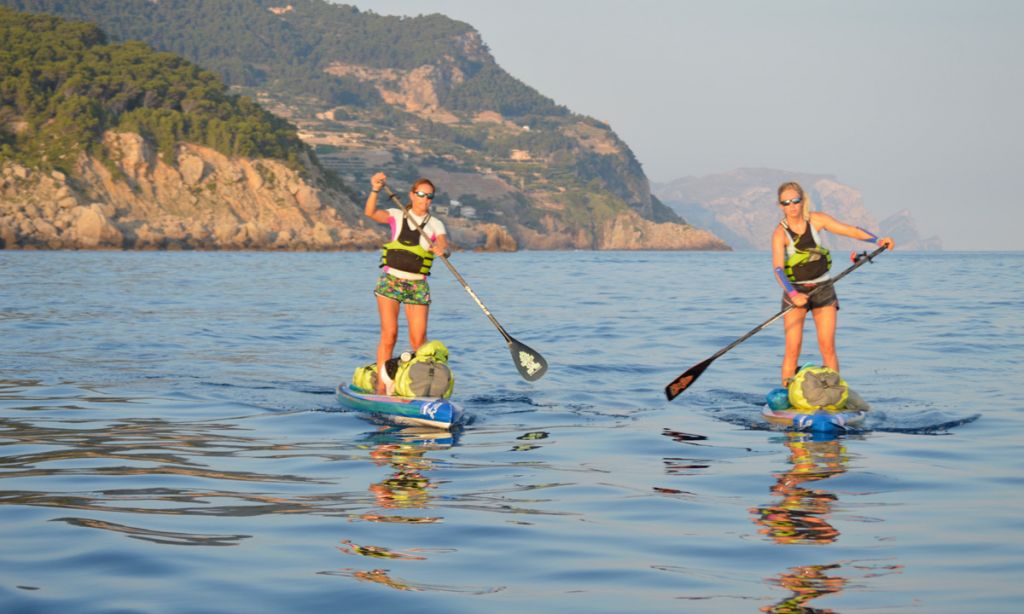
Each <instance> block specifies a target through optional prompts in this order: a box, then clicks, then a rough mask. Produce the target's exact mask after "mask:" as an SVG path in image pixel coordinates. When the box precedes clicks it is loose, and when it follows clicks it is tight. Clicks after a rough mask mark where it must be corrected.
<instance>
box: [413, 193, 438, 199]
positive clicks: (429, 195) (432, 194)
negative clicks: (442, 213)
mask: <svg viewBox="0 0 1024 614" xmlns="http://www.w3.org/2000/svg"><path fill="white" fill-rule="evenodd" d="M413 194H415V195H416V196H419V197H420V198H426V199H427V200H434V193H433V192H420V191H416V192H413Z"/></svg>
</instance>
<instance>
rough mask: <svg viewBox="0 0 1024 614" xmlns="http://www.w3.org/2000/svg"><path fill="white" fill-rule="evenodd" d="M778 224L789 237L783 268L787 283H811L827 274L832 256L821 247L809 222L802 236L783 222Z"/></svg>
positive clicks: (826, 249) (830, 266) (808, 221)
mask: <svg viewBox="0 0 1024 614" xmlns="http://www.w3.org/2000/svg"><path fill="white" fill-rule="evenodd" d="M780 223H781V224H782V227H783V228H785V229H786V234H787V236H788V237H789V245H788V246H787V247H788V249H787V250H786V251H787V252H788V253H789V256H787V257H786V262H785V266H784V269H785V271H786V277H788V278H789V281H793V282H798V283H799V282H801V281H812V280H815V279H818V278H820V277H822V276H823V275H825V274H826V273H828V271H829V269H831V268H832V254H831V253H829V251H828V248H826V247H823V246H822V245H821V241H819V240H818V233H817V232H816V231H815V230H814V226H812V225H811V221H810V220H807V231H805V232H804V234H802V235H797V234H796V233H795V232H793V231H792V230H791V229H790V228H789V226H788V225H786V222H785V221H783V222H780Z"/></svg>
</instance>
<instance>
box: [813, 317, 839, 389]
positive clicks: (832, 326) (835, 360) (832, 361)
mask: <svg viewBox="0 0 1024 614" xmlns="http://www.w3.org/2000/svg"><path fill="white" fill-rule="evenodd" d="M837 312H838V310H837V309H836V306H835V304H834V303H833V304H832V305H826V306H825V307H818V308H817V309H814V310H813V311H812V312H811V313H812V314H813V315H814V328H816V329H817V331H818V349H819V350H821V363H822V364H823V365H825V366H826V367H828V368H830V369H833V370H835V371H836V372H838V371H839V356H838V355H837V354H836V319H837V318H836V316H837Z"/></svg>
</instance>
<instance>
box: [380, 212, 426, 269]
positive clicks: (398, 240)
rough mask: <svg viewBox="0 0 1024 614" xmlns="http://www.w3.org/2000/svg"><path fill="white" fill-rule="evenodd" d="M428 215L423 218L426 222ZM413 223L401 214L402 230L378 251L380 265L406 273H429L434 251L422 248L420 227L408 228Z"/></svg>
mask: <svg viewBox="0 0 1024 614" xmlns="http://www.w3.org/2000/svg"><path fill="white" fill-rule="evenodd" d="M428 219H430V216H427V219H425V220H423V223H424V224H426V223H427V220H428ZM412 223H414V222H413V221H412V220H411V219H407V216H405V215H403V216H402V221H401V224H402V230H401V231H399V233H398V236H397V237H395V239H394V240H393V241H388V242H387V243H385V244H384V246H383V248H382V249H381V252H380V266H382V267H384V266H386V267H388V268H392V269H398V270H399V271H405V272H406V273H419V274H421V275H430V267H431V266H433V264H434V252H432V251H430V250H428V249H423V246H422V245H420V235H421V232H420V229H419V228H410V227H409V226H410V224H412Z"/></svg>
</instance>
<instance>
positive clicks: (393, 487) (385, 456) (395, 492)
mask: <svg viewBox="0 0 1024 614" xmlns="http://www.w3.org/2000/svg"><path fill="white" fill-rule="evenodd" d="M456 437H457V435H453V434H452V433H449V432H446V431H433V430H429V429H416V428H405V429H397V430H396V429H383V430H382V431H381V432H380V433H378V434H377V435H376V436H375V437H374V439H376V440H377V443H376V445H374V446H373V449H372V450H370V458H371V459H373V461H374V464H376V465H378V466H388V467H390V468H391V470H392V473H391V475H389V476H388V477H387V478H385V479H383V480H381V481H380V482H376V483H373V484H371V485H370V492H372V493H373V495H374V499H375V500H376V502H377V505H378V506H380V507H381V508H383V509H385V510H394V509H403V510H409V509H427V508H429V507H430V500H431V491H432V490H433V489H435V488H437V487H438V485H437V484H434V483H432V482H431V481H430V478H428V477H427V472H428V471H430V470H431V469H432V468H433V461H431V460H430V459H429V458H427V457H426V453H427V452H429V451H431V450H446V449H448V448H450V447H452V445H454V443H455V441H456ZM362 518H363V519H364V520H370V521H374V522H408V523H432V522H440V521H441V520H442V518H440V517H433V516H407V515H387V514H380V513H366V514H363V516H362Z"/></svg>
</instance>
